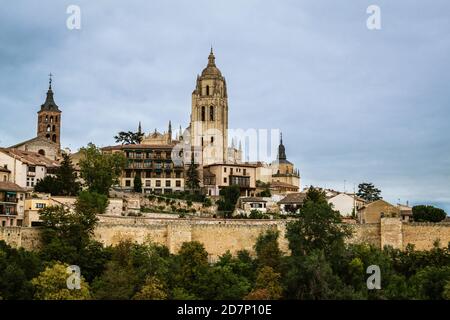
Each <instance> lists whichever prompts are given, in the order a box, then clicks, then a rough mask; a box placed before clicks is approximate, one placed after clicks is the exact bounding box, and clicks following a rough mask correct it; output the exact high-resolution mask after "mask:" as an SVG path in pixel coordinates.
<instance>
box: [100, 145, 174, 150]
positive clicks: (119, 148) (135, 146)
mask: <svg viewBox="0 0 450 320" xmlns="http://www.w3.org/2000/svg"><path fill="white" fill-rule="evenodd" d="M173 147H174V146H173V145H171V144H123V145H122V144H119V145H116V146H108V147H104V148H102V150H104V151H108V150H127V149H129V150H132V149H172V148H173Z"/></svg>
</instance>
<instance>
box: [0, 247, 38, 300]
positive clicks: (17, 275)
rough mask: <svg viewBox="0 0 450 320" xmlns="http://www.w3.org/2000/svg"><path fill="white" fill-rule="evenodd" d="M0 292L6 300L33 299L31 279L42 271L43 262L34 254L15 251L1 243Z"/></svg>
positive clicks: (19, 250)
mask: <svg viewBox="0 0 450 320" xmlns="http://www.w3.org/2000/svg"><path fill="white" fill-rule="evenodd" d="M0 270H2V271H1V273H0V292H1V296H2V298H3V299H6V300H30V299H32V298H33V285H32V284H31V279H33V278H34V277H36V276H37V275H38V274H39V272H41V271H42V261H41V260H40V259H39V256H38V255H37V254H36V253H34V252H29V251H25V250H24V249H23V248H20V249H15V248H12V247H11V246H9V245H7V244H6V242H4V241H0Z"/></svg>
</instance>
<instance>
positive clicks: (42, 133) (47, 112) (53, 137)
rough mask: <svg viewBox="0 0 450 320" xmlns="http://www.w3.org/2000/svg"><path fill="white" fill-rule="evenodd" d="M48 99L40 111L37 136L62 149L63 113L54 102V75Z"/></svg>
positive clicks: (49, 87)
mask: <svg viewBox="0 0 450 320" xmlns="http://www.w3.org/2000/svg"><path fill="white" fill-rule="evenodd" d="M49 76H50V79H49V85H48V91H47V98H46V99H45V102H44V104H43V105H41V110H39V111H38V125H37V135H38V137H43V138H45V139H47V140H48V141H51V142H53V143H56V144H57V145H58V149H60V148H61V141H60V138H61V111H60V110H59V108H58V106H57V105H56V103H55V101H54V100H53V90H52V74H51V73H50V75H49Z"/></svg>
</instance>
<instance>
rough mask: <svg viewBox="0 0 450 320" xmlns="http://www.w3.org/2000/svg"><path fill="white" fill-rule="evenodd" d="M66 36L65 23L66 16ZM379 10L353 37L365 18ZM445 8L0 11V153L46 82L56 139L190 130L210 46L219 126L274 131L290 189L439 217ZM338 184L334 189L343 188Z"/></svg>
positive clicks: (319, 4)
mask: <svg viewBox="0 0 450 320" xmlns="http://www.w3.org/2000/svg"><path fill="white" fill-rule="evenodd" d="M72 4H75V5H78V6H79V7H80V8H81V29H80V30H69V29H68V28H67V27H66V20H67V18H68V16H69V15H68V14H67V13H66V9H67V7H68V6H69V5H72ZM372 4H375V5H378V6H379V7H380V9H381V27H382V28H381V30H372V31H371V30H368V28H367V27H366V20H367V18H368V16H369V15H368V14H367V13H366V9H367V7H368V6H369V5H372ZM449 12H450V3H449V2H448V0H434V1H432V2H430V1H425V0H422V1H412V0H408V1H406V0H402V1H401V0H396V1H381V0H372V1H362V0H353V1H345V2H344V1H335V0H329V1H318V0H311V1H298V0H292V1H287V0H273V1H272V0H271V1H267V0H264V1H256V0H239V1H230V0H217V1H199V0H195V1H194V0H193V1H168V0H152V1H113V0H108V1H106V0H97V1H92V0H90V1H87V0H86V1H81V0H80V1H47V0H41V1H39V2H38V1H20V0H18V1H14V2H13V1H10V2H7V3H3V4H2V8H1V11H0V111H1V113H0V119H1V121H0V146H9V145H12V144H15V143H17V142H20V141H22V140H25V139H28V138H32V137H34V135H35V131H36V112H37V111H38V110H39V106H40V105H41V104H42V103H43V101H44V99H45V92H46V89H47V85H48V84H47V82H48V77H47V74H48V73H49V72H52V73H53V74H55V77H54V82H53V89H54V92H55V100H56V102H57V104H58V105H59V106H60V108H61V109H62V111H63V117H62V120H63V128H62V144H63V146H66V147H69V148H71V149H72V150H76V149H77V148H79V147H80V146H83V145H85V144H87V143H88V142H90V141H92V142H95V143H96V144H98V145H101V146H103V145H110V144H113V143H114V140H113V136H114V135H115V134H116V133H117V132H118V131H121V130H134V129H136V127H137V124H138V122H139V121H142V125H143V129H145V130H146V131H147V132H148V131H152V130H154V128H158V130H160V131H162V130H165V129H166V127H167V122H168V120H169V119H170V120H172V123H173V124H174V126H176V127H178V126H179V125H180V124H181V125H183V127H185V126H186V125H187V123H188V121H189V113H190V107H191V105H190V103H191V92H192V90H193V89H194V86H195V78H196V75H197V74H198V73H200V72H201V70H202V69H203V67H204V66H205V64H206V62H207V55H208V53H209V49H210V46H211V45H213V46H214V51H215V55H216V63H217V65H218V67H219V68H220V69H221V71H222V73H223V74H224V76H225V77H226V79H227V86H228V95H229V112H230V114H229V118H230V123H229V125H230V127H231V128H244V129H245V128H249V127H252V128H264V129H271V128H276V129H281V130H282V131H283V136H284V143H285V146H286V151H287V155H288V159H289V160H291V161H292V162H294V163H295V164H296V165H297V167H298V168H299V169H300V171H301V176H302V186H305V185H310V184H314V185H320V186H324V187H329V188H335V189H339V190H343V189H344V184H345V188H346V189H347V191H350V190H352V189H353V186H354V185H355V184H356V185H357V184H358V183H360V182H362V181H370V182H373V183H374V184H375V185H376V186H378V187H379V188H380V189H382V191H383V193H382V195H383V196H384V197H385V199H387V200H388V201H391V202H393V203H396V202H397V201H398V199H400V201H401V202H406V201H407V200H409V202H410V203H413V204H416V203H429V204H436V205H439V206H441V207H443V208H445V209H446V210H447V211H448V212H450V134H449V130H448V129H449V127H450V124H449V120H450V109H449V108H450V92H449V84H450V60H449V56H450V55H449V53H450V37H449V30H450V19H449V17H448V16H449ZM344 181H345V182H344Z"/></svg>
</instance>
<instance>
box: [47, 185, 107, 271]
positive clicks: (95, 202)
mask: <svg viewBox="0 0 450 320" xmlns="http://www.w3.org/2000/svg"><path fill="white" fill-rule="evenodd" d="M104 200H105V196H104V195H98V194H90V193H89V192H87V191H84V192H81V193H80V197H79V198H78V199H77V201H76V202H75V206H74V207H75V208H74V210H72V211H71V210H69V209H67V208H64V207H63V206H51V207H46V208H44V209H42V210H41V211H40V218H41V220H42V232H41V237H42V242H43V248H42V250H41V252H40V255H41V257H42V258H43V259H44V260H46V261H62V262H65V263H69V264H75V265H79V266H80V268H81V272H82V274H83V275H84V276H85V277H86V278H87V279H88V280H92V279H93V278H94V277H96V276H98V275H99V274H100V273H101V272H102V270H103V268H104V265H105V263H106V261H107V260H108V258H109V254H108V252H107V251H105V250H104V249H103V247H102V245H101V244H100V243H98V242H97V241H95V240H92V239H91V236H92V235H93V233H94V229H95V226H96V224H97V221H98V218H97V214H99V213H101V212H102V210H103V209H102V208H104V206H105V204H104Z"/></svg>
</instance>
